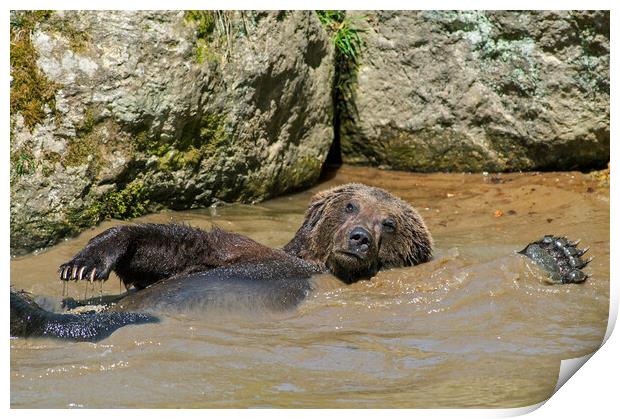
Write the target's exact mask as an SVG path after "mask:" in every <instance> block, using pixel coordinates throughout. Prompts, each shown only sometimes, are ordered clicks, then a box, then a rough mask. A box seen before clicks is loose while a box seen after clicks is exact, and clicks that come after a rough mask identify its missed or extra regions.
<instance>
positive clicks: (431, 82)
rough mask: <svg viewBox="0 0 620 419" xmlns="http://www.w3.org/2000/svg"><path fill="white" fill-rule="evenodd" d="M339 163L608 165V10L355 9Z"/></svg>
mask: <svg viewBox="0 0 620 419" xmlns="http://www.w3.org/2000/svg"><path fill="white" fill-rule="evenodd" d="M348 18H349V19H351V21H352V22H356V24H357V25H358V28H360V29H363V30H364V32H362V39H363V41H364V42H365V48H364V49H363V52H362V54H361V56H360V58H359V65H358V67H357V72H356V73H355V72H354V73H353V74H351V75H350V78H351V79H352V80H353V81H354V82H353V83H352V88H351V92H350V94H349V95H348V100H347V101H346V102H345V103H344V104H342V105H341V108H342V110H341V111H340V113H341V115H340V132H339V134H340V144H341V152H342V158H343V160H344V162H345V163H353V164H365V165H366V164H370V165H376V166H380V167H385V168H391V169H402V170H413V171H423V172H430V171H518V170H571V169H589V168H596V167H604V166H605V165H606V163H607V162H608V161H609V12H608V11H588V12H586V11H559V12H551V11H531V12H491V11H488V12H476V11H468V12H450V11H418V12H394V11H388V12H356V13H352V14H349V16H348Z"/></svg>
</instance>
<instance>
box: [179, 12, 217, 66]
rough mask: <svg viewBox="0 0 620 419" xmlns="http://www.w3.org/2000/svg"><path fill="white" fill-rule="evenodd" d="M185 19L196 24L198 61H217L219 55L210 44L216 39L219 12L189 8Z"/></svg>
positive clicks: (200, 62)
mask: <svg viewBox="0 0 620 419" xmlns="http://www.w3.org/2000/svg"><path fill="white" fill-rule="evenodd" d="M184 17H185V21H186V22H192V23H194V24H195V25H196V61H197V62H198V63H199V64H202V63H204V62H205V61H209V62H217V60H218V56H217V54H216V53H215V50H214V48H213V47H212V46H210V45H209V44H210V43H211V42H213V41H214V39H215V35H214V32H215V28H216V26H215V25H216V19H217V14H216V12H215V11H213V10H187V11H186V12H185V16H184Z"/></svg>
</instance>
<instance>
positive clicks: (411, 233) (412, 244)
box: [403, 208, 433, 266]
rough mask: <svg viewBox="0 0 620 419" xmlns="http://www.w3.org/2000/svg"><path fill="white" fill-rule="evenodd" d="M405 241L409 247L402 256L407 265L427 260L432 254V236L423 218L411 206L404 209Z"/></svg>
mask: <svg viewBox="0 0 620 419" xmlns="http://www.w3.org/2000/svg"><path fill="white" fill-rule="evenodd" d="M405 217H406V220H407V222H406V223H405V226H406V227H405V231H404V232H403V234H404V235H405V242H406V243H408V244H409V249H408V251H407V252H406V254H405V256H404V262H405V264H407V265H409V266H413V265H418V264H420V263H424V262H428V261H429V260H431V258H432V256H433V238H432V236H431V233H430V231H429V230H428V227H426V224H425V223H424V220H423V219H422V217H421V216H420V214H418V212H417V211H416V210H414V209H413V208H409V211H406V213H405Z"/></svg>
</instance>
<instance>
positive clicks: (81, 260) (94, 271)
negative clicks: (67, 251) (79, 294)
mask: <svg viewBox="0 0 620 419" xmlns="http://www.w3.org/2000/svg"><path fill="white" fill-rule="evenodd" d="M111 271H112V266H111V263H109V262H107V261H106V260H105V258H103V257H100V256H98V255H92V254H90V255H89V254H88V253H85V252H80V253H79V254H78V255H77V256H76V257H74V258H73V259H71V260H70V261H69V262H67V263H63V264H62V265H60V268H59V269H58V274H59V276H60V279H61V280H63V281H71V280H74V281H79V280H83V279H84V280H89V281H105V280H107V279H108V277H109V276H110V272H111Z"/></svg>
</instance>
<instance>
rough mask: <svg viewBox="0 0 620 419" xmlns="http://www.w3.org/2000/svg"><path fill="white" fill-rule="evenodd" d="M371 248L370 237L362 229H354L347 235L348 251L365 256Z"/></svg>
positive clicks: (368, 233) (366, 231)
mask: <svg viewBox="0 0 620 419" xmlns="http://www.w3.org/2000/svg"><path fill="white" fill-rule="evenodd" d="M371 246H372V235H371V234H370V232H369V231H368V230H366V229H365V228H364V227H360V226H358V227H355V228H354V229H353V230H351V232H350V233H349V250H350V251H351V252H354V253H356V254H358V255H360V256H361V255H366V253H368V250H369V249H370V247H371Z"/></svg>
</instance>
